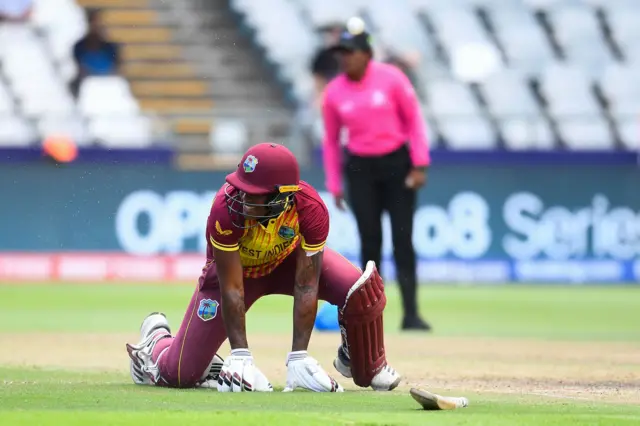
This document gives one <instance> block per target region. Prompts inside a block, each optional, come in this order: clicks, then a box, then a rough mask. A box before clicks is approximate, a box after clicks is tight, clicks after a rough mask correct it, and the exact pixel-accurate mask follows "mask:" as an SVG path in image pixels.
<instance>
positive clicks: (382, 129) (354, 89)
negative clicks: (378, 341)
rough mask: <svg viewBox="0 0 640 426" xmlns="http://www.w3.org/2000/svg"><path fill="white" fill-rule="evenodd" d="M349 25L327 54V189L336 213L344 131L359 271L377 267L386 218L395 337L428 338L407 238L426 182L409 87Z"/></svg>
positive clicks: (418, 117) (420, 130) (420, 129)
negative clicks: (333, 70)
mask: <svg viewBox="0 0 640 426" xmlns="http://www.w3.org/2000/svg"><path fill="white" fill-rule="evenodd" d="M352 19H353V18H352ZM360 22H361V21H360ZM352 23H353V21H350V25H349V30H348V31H345V32H344V33H343V34H342V36H341V38H340V41H339V43H338V45H337V46H336V47H335V49H336V50H337V51H338V52H339V53H340V59H341V61H340V62H341V67H342V71H343V72H342V73H341V74H340V75H339V76H338V77H336V78H335V79H334V80H333V81H332V82H331V83H329V85H328V86H327V88H326V90H325V97H324V100H323V106H322V114H323V120H324V126H325V139H324V142H323V145H324V166H325V172H326V176H327V181H326V185H327V189H328V191H329V192H331V193H332V194H333V196H334V198H335V202H336V205H337V207H338V208H339V209H344V203H343V201H344V192H343V190H342V183H341V181H342V177H341V175H342V171H343V165H342V152H341V148H340V136H341V132H342V131H345V130H346V133H347V139H348V142H347V145H346V153H345V154H346V155H345V164H344V172H345V175H346V183H347V190H348V194H349V199H350V204H351V207H352V209H353V212H354V215H355V217H356V221H357V223H358V231H359V234H360V243H361V262H362V265H363V268H364V265H365V264H366V262H367V261H368V260H373V261H375V262H376V265H378V267H380V258H381V251H382V224H381V220H382V214H383V211H385V210H386V211H387V212H388V213H389V216H390V217H391V228H392V233H393V253H394V258H395V263H396V270H397V276H398V282H399V284H400V288H401V294H402V303H403V308H404V318H403V321H402V329H403V330H430V328H431V327H430V326H429V324H427V323H426V322H425V321H424V320H423V319H422V318H421V317H420V315H419V313H418V307H417V302H416V291H417V287H416V281H417V280H416V254H415V250H414V248H413V242H412V238H411V237H412V231H413V214H414V211H415V207H416V191H417V190H418V189H419V188H420V187H422V186H423V185H424V184H425V182H426V179H427V176H426V170H427V166H428V165H429V162H430V157H429V148H428V143H427V138H426V132H425V128H424V125H423V122H422V114H421V111H420V106H419V103H418V100H417V99H416V95H415V91H414V89H413V87H412V85H411V83H410V81H409V79H408V78H407V77H406V76H405V75H404V74H403V73H402V71H400V70H399V69H398V68H396V67H395V66H393V65H389V64H383V63H380V62H377V61H374V60H373V59H372V57H373V54H372V46H371V43H370V36H369V34H368V33H367V32H366V31H364V25H363V24H362V25H359V26H360V28H354V27H356V25H352Z"/></svg>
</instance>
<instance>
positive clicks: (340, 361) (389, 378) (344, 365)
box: [333, 346, 402, 391]
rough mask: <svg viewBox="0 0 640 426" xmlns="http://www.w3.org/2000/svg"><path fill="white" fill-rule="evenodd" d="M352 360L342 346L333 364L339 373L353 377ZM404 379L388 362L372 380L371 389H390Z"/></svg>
mask: <svg viewBox="0 0 640 426" xmlns="http://www.w3.org/2000/svg"><path fill="white" fill-rule="evenodd" d="M350 363H351V361H350V360H349V358H348V357H347V356H346V354H345V353H344V350H343V349H342V346H341V347H340V348H339V349H338V356H337V357H336V359H335V360H334V361H333V366H334V368H335V369H336V370H338V373H340V374H342V375H343V376H344V377H346V378H348V379H351V378H353V376H352V375H351V366H350ZM401 381H402V376H401V375H400V374H398V372H397V371H396V370H394V369H393V368H391V367H390V366H389V365H388V364H387V365H385V366H384V368H383V369H382V370H380V372H379V373H378V374H376V375H375V377H374V378H373V380H371V389H373V390H375V391H390V390H393V389H395V388H397V387H398V385H399V384H400V382H401Z"/></svg>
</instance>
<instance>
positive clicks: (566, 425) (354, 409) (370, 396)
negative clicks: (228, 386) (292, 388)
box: [0, 369, 640, 426]
mask: <svg viewBox="0 0 640 426" xmlns="http://www.w3.org/2000/svg"><path fill="white" fill-rule="evenodd" d="M0 375H1V376H2V377H3V378H4V384H2V385H0V401H1V402H0V424H2V425H16V426H18V425H20V426H22V425H24V426H35V425H88V424H91V425H127V426H129V425H131V426H135V425H140V424H144V425H156V424H157V425H163V426H166V425H187V424H207V422H211V423H210V424H214V425H221V424H225V425H226V424H238V425H265V424H273V425H287V426H288V425H301V424H304V425H306V426H308V425H323V426H326V425H426V424H435V425H459V426H460V425H474V426H475V425H490V426H513V425H558V426H574V425H576V426H577V425H603V426H605V425H606V426H609V425H636V424H638V422H640V407H637V406H630V405H613V404H594V403H587V402H582V401H570V402H567V401H566V400H554V399H547V398H542V397H531V396H528V397H516V396H501V395H478V394H468V397H469V398H470V399H471V401H472V402H471V405H470V406H469V407H468V408H466V409H464V410H457V411H440V412H433V411H423V410H421V409H420V408H419V406H418V405H416V404H415V403H414V401H413V400H412V399H411V397H409V395H408V394H406V393H400V392H394V393H375V392H346V393H344V394H315V393H311V392H296V393H294V394H285V393H282V392H278V391H279V390H280V389H276V392H274V393H272V394H218V393H216V392H212V391H208V390H204V389H194V390H169V389H160V388H150V387H135V386H134V385H130V384H128V383H127V382H128V377H126V376H125V375H116V374H79V373H70V372H56V371H36V370H32V371H28V370H14V369H0Z"/></svg>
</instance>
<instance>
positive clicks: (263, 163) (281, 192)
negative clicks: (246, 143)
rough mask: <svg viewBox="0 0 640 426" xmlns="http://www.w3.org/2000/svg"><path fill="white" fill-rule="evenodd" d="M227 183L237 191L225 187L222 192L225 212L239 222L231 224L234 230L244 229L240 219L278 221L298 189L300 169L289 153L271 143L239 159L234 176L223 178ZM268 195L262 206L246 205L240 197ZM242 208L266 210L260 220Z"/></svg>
mask: <svg viewBox="0 0 640 426" xmlns="http://www.w3.org/2000/svg"><path fill="white" fill-rule="evenodd" d="M226 181H227V183H229V184H230V185H231V186H232V187H233V188H235V189H237V190H238V191H236V192H235V193H233V192H232V191H231V189H230V188H229V187H228V188H227V190H226V191H225V193H226V196H227V199H228V206H229V212H230V213H231V214H232V215H234V216H235V217H238V216H241V218H239V219H241V220H238V221H236V220H234V224H236V226H238V227H241V228H242V227H244V219H245V218H248V219H255V220H257V221H260V220H263V219H271V218H275V217H278V216H279V215H280V214H282V212H283V211H285V210H286V208H287V207H288V206H289V205H291V204H292V203H293V194H294V193H295V192H297V191H298V190H299V189H300V187H299V183H300V166H299V165H298V160H297V159H296V157H295V156H294V155H293V153H292V152H291V151H289V149H287V148H286V147H285V146H283V145H278V144H275V143H269V142H267V143H261V144H258V145H254V146H252V147H251V148H249V150H248V151H247V152H246V153H245V154H244V155H243V156H242V160H241V161H240V164H238V168H237V170H236V171H235V172H233V173H230V174H229V175H227V178H226ZM243 193H246V194H251V195H268V196H269V197H268V198H267V202H266V203H265V204H248V203H246V202H245V201H244V195H243ZM244 206H252V207H267V208H268V211H269V213H268V214H267V215H264V216H253V215H248V214H246V213H245V212H244Z"/></svg>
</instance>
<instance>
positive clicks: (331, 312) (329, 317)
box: [315, 302, 340, 331]
mask: <svg viewBox="0 0 640 426" xmlns="http://www.w3.org/2000/svg"><path fill="white" fill-rule="evenodd" d="M315 328H316V330H318V331H340V326H339V325H338V307H337V306H335V305H332V304H331V303H329V302H324V303H323V304H322V306H320V308H319V309H318V313H317V314H316V323H315Z"/></svg>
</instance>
